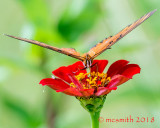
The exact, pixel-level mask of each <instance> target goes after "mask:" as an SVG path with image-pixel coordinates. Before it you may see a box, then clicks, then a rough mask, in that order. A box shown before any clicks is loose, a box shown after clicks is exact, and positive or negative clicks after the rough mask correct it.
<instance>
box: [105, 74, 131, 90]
mask: <svg viewBox="0 0 160 128" xmlns="http://www.w3.org/2000/svg"><path fill="white" fill-rule="evenodd" d="M128 80H129V78H128V77H125V76H123V75H115V76H113V77H112V79H111V81H110V82H109V84H108V85H107V87H108V88H113V87H117V86H118V85H120V84H123V83H125V82H126V81H128Z"/></svg>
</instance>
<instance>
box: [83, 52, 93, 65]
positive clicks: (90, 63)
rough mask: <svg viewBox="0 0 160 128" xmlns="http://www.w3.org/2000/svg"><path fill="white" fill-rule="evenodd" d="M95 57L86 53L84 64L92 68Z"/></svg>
mask: <svg viewBox="0 0 160 128" xmlns="http://www.w3.org/2000/svg"><path fill="white" fill-rule="evenodd" d="M92 62H93V59H92V58H91V56H90V55H89V54H86V56H85V59H84V61H83V64H84V66H85V68H90V67H91V66H92Z"/></svg>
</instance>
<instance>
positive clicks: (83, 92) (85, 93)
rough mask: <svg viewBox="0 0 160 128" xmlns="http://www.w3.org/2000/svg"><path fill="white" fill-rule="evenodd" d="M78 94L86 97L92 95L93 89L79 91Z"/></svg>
mask: <svg viewBox="0 0 160 128" xmlns="http://www.w3.org/2000/svg"><path fill="white" fill-rule="evenodd" d="M80 92H81V93H82V94H83V96H85V97H88V96H91V95H93V93H94V89H93V88H91V89H81V90H80Z"/></svg>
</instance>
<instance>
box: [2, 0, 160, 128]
mask: <svg viewBox="0 0 160 128" xmlns="http://www.w3.org/2000/svg"><path fill="white" fill-rule="evenodd" d="M159 8H160V1H159V0H134V1H133V0H131V1H129V0H59V1H57V0H0V16H1V20H0V34H1V35H0V128H75V127H76V128H89V127H90V117H89V114H88V112H87V111H85V110H84V109H83V108H82V107H81V106H80V104H79V102H78V100H76V99H75V98H74V97H71V96H67V95H64V94H62V93H56V92H55V91H53V90H51V89H49V88H48V87H42V86H41V85H39V81H40V80H41V79H43V78H46V77H51V75H52V74H51V72H52V71H53V70H55V69H56V68H58V67H60V66H62V65H69V64H72V63H74V62H76V61H77V60H76V59H73V58H70V57H68V56H65V55H62V54H59V53H56V52H53V51H50V50H47V49H44V48H40V47H38V46H34V45H31V44H28V43H25V42H21V41H18V40H15V39H11V38H9V37H6V36H3V35H2V34H3V33H6V34H11V35H15V36H20V37H25V38H29V39H34V40H38V41H41V42H45V43H47V44H50V45H53V46H56V47H60V48H61V47H72V48H76V49H77V50H78V51H79V52H81V53H84V52H87V51H88V50H89V49H90V48H91V47H92V46H93V45H95V44H96V43H97V42H99V41H101V40H102V39H104V38H106V37H108V36H110V35H115V34H116V33H117V32H119V31H120V30H121V29H123V28H124V27H126V26H127V25H129V24H130V23H133V22H134V21H135V20H137V19H138V18H140V17H141V16H143V15H144V14H146V13H148V12H149V11H152V10H154V9H158V10H157V12H156V13H155V14H154V15H153V16H152V17H150V18H149V19H148V20H147V21H145V22H144V23H143V24H142V25H140V26H139V27H138V28H136V29H135V30H134V31H133V32H131V33H130V34H129V35H127V36H126V37H125V38H123V39H121V40H120V41H119V42H118V43H117V44H115V45H114V46H113V47H112V49H111V50H108V51H106V52H105V53H103V54H102V55H100V56H98V57H97V59H108V60H109V65H110V64H111V63H112V62H114V61H116V60H118V59H127V60H129V61H130V62H131V63H136V64H139V65H140V67H141V73H140V74H138V75H136V76H134V79H132V80H130V81H128V82H127V83H125V84H123V85H122V86H119V87H118V89H117V90H116V91H112V92H111V93H110V94H109V95H108V96H107V99H106V102H105V104H104V108H103V109H102V112H101V116H102V117H104V118H126V117H128V116H130V115H131V116H132V118H134V119H135V120H136V119H137V118H136V117H140V118H141V117H145V118H147V117H149V119H150V118H151V117H154V118H155V121H154V122H153V123H150V122H148V123H147V122H145V123H105V122H103V123H101V124H100V128H106V127H110V128H121V127H123V128H128V127H131V128H158V127H159V126H160V50H159V49H160V10H159Z"/></svg>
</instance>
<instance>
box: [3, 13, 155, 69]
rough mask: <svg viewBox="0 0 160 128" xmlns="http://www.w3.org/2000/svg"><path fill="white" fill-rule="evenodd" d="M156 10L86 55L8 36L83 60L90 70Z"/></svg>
mask: <svg viewBox="0 0 160 128" xmlns="http://www.w3.org/2000/svg"><path fill="white" fill-rule="evenodd" d="M155 11H156V10H153V11H151V12H149V13H147V14H146V15H144V16H142V17H141V18H140V19H138V20H137V21H135V22H134V23H133V24H130V25H128V26H127V27H126V28H124V29H123V30H121V31H120V32H119V33H118V34H116V35H115V36H110V37H109V38H106V39H104V40H103V41H101V42H100V43H98V44H97V45H96V46H94V47H93V48H91V49H90V50H89V52H87V53H84V54H83V55H80V53H79V52H77V51H76V50H75V49H73V48H57V47H53V46H50V45H47V44H45V43H42V42H39V41H35V40H29V39H25V38H21V37H15V36H11V35H6V34H5V35H6V36H9V37H12V38H15V39H18V40H22V41H25V42H28V43H32V44H36V45H38V46H41V47H44V48H48V49H50V50H53V51H56V52H59V53H62V54H65V55H68V56H71V57H73V58H76V59H78V60H81V61H82V62H83V63H84V66H85V67H86V68H90V67H91V66H92V62H93V59H94V58H95V57H97V56H98V55H100V54H101V53H103V52H104V51H105V50H107V49H110V47H111V46H112V45H113V44H115V43H116V42H117V41H119V40H120V39H121V38H123V37H124V36H125V35H127V34H128V33H129V32H131V31H132V30H133V29H135V28H136V27H137V26H139V25H140V24H141V23H142V22H144V21H145V20H146V19H148V18H149V17H150V16H151V15H152V14H153V13H154V12H155Z"/></svg>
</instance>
